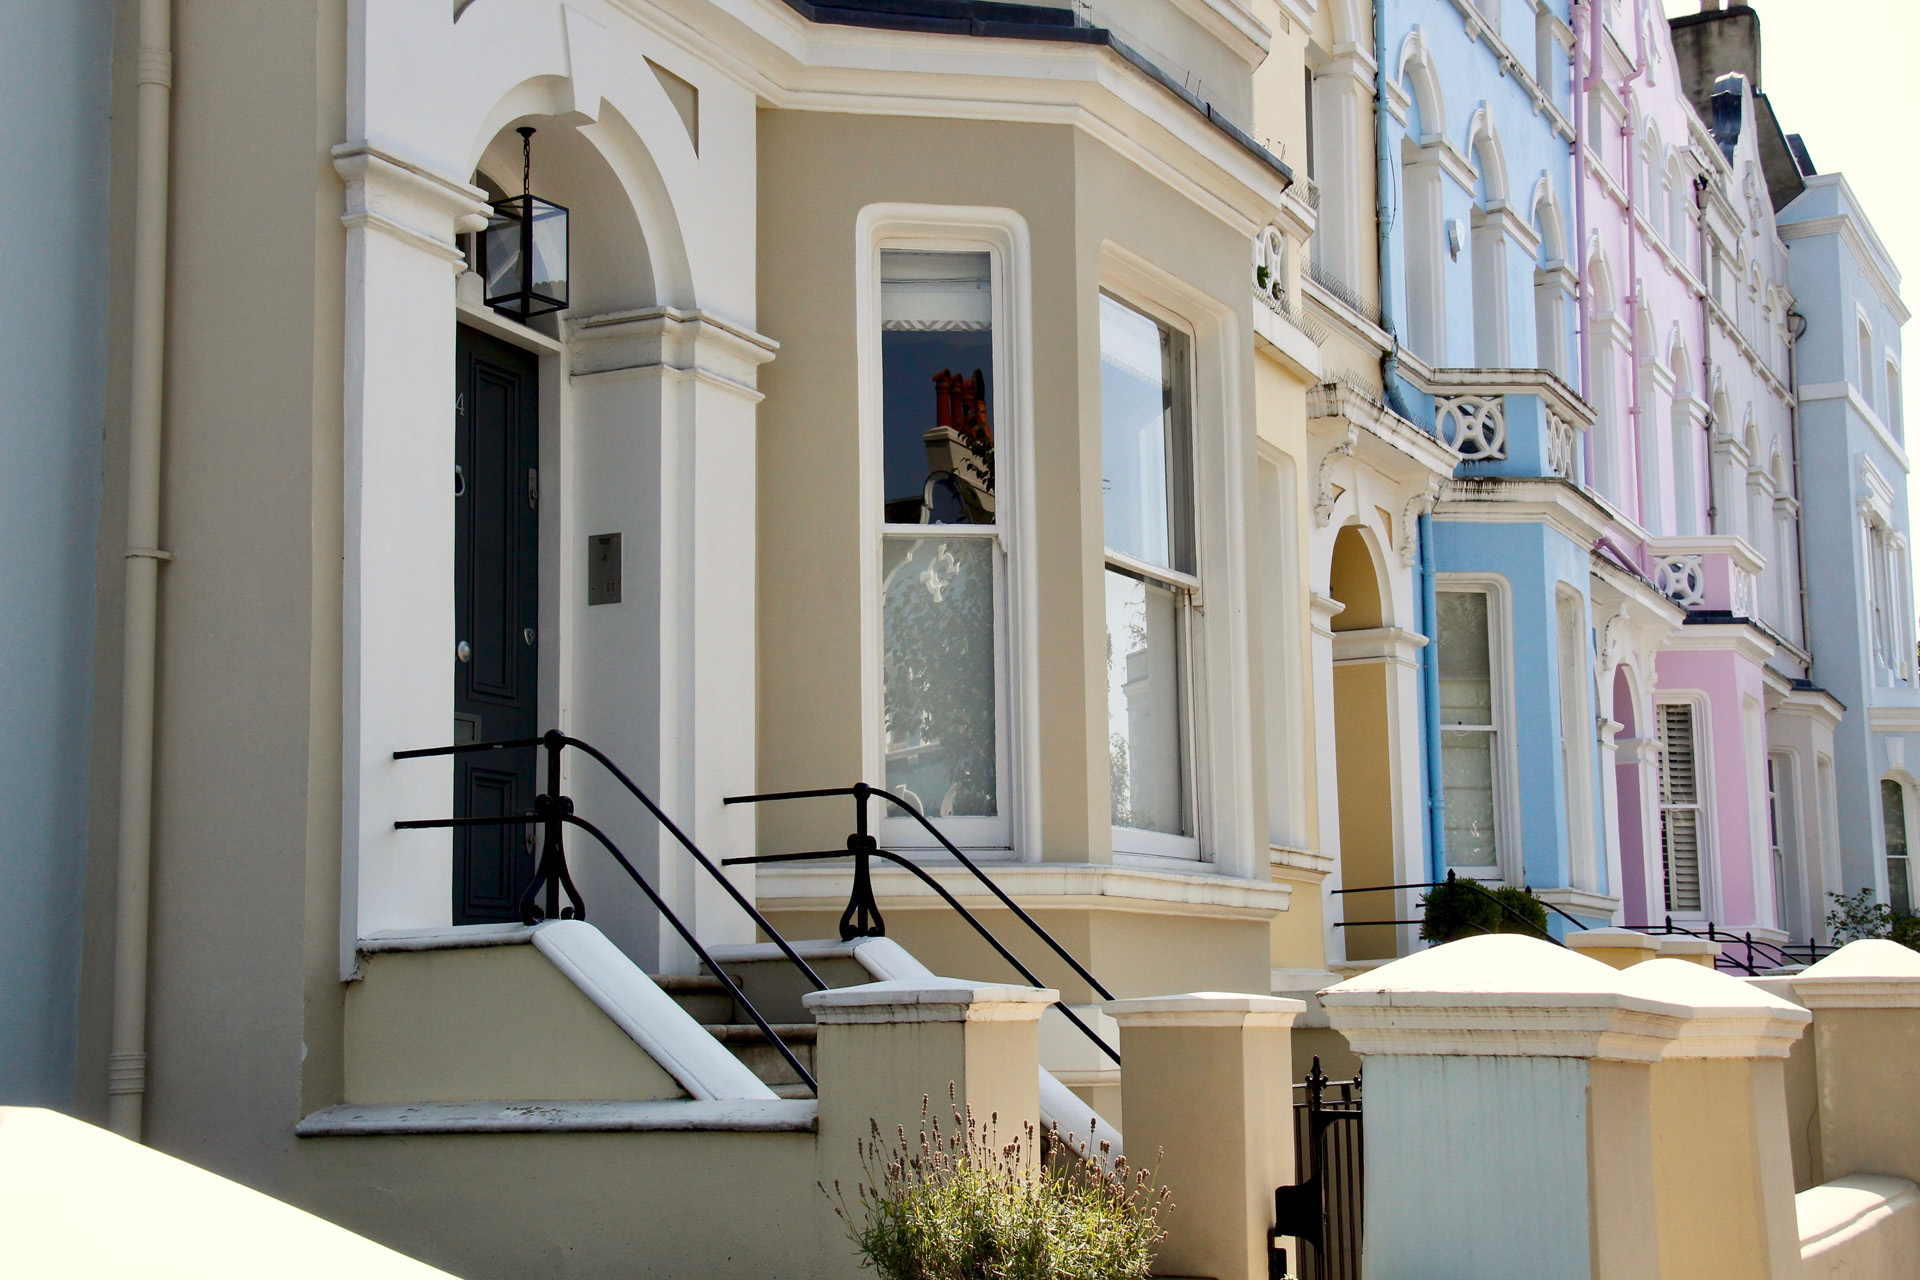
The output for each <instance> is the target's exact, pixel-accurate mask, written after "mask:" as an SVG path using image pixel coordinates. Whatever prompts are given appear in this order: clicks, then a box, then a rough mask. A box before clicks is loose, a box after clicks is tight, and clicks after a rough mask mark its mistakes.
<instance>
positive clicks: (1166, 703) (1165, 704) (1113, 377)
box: [1100, 294, 1199, 858]
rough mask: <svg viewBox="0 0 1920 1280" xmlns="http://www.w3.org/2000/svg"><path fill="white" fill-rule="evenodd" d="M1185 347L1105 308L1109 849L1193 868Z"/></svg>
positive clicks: (1118, 305)
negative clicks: (1188, 862) (1182, 860)
mask: <svg viewBox="0 0 1920 1280" xmlns="http://www.w3.org/2000/svg"><path fill="white" fill-rule="evenodd" d="M1189 365H1190V344H1189V341H1188V338H1187V336H1186V335H1185V334H1183V333H1181V332H1179V331H1178V330H1175V329H1173V328H1172V327H1170V326H1168V325H1166V324H1163V323H1161V322H1160V321H1158V320H1155V319H1153V318H1152V317H1150V316H1148V315H1146V314H1144V313H1143V312H1140V311H1138V310H1135V309H1134V308H1133V307H1130V306H1128V305H1126V304H1125V303H1123V302H1120V301H1119V300H1117V299H1115V298H1113V297H1110V296H1107V295H1105V294H1103V295H1101V298H1100V453H1101V477H1102V491H1103V495H1102V497H1103V504H1104V524H1105V540H1106V574H1105V580H1106V631H1107V734H1108V749H1109V754H1110V759H1111V764H1112V785H1113V791H1112V820H1113V847H1114V850H1115V851H1116V852H1120V853H1142V854H1159V855H1162V856H1172V857H1186V858H1197V857H1198V856H1199V841H1198V839H1197V838H1196V836H1197V831H1196V826H1195V822H1194V812H1193V809H1194V804H1193V794H1194V786H1193V767H1192V757H1193V736H1194V735H1193V729H1192V724H1191V716H1192V704H1193V700H1194V699H1193V687H1192V681H1191V676H1190V653H1191V651H1192V649H1193V644H1194V629H1195V624H1194V618H1193V613H1194V608H1193V606H1194V602H1195V596H1196V594H1197V592H1198V589H1199V580H1198V578H1197V577H1196V576H1195V573H1196V566H1195V554H1194V528H1193V477H1192V463H1191V458H1192V423H1191V408H1190V405H1191V400H1190V396H1191V391H1190V387H1189V378H1190V371H1189Z"/></svg>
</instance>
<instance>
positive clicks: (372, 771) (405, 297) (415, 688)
mask: <svg viewBox="0 0 1920 1280" xmlns="http://www.w3.org/2000/svg"><path fill="white" fill-rule="evenodd" d="M334 167H335V169H337V170H338V171H339V173H340V176H341V177H342V178H343V179H345V181H346V187H347V192H346V212H345V214H344V215H343V216H342V217H341V223H342V225H344V226H345V228H346V299H345V314H346V343H345V367H346V385H345V396H344V410H345V418H346V421H345V431H346V459H345V464H346V466H345V476H346V502H345V507H346V510H345V524H346V528H345V548H344V550H345V566H344V579H343V582H342V595H343V600H342V608H343V613H344V632H345V634H344V636H343V637H342V639H343V646H342V665H343V672H342V677H343V679H342V720H343V723H342V753H343V761H342V774H343V779H342V781H343V792H344V795H343V811H342V814H341V845H342V849H341V879H342V886H341V887H342V893H341V912H340V930H341V938H340V943H341V971H342V973H346V972H350V971H351V969H352V966H353V962H354V943H355V941H356V940H357V939H358V938H359V937H361V936H363V935H365V934H368V933H373V932H376V931H379V930H382V929H397V928H421V927H432V926H436V925H445V924H448V923H450V921H451V919H452V911H453V906H452V900H453V895H452V889H451V884H452V874H453V871H452V866H453V863H452V858H453V845H452V841H451V840H450V838H449V836H448V833H447V832H446V831H444V830H429V831H395V830H394V829H393V824H394V822H395V821H396V820H400V819H407V818H432V817H439V816H443V815H444V814H445V813H446V812H447V806H448V803H449V800H450V798H451V797H452V795H453V772H452V765H451V763H450V762H449V761H448V759H447V758H445V757H438V758H433V759H426V760H411V761H395V760H394V759H393V753H394V752H395V751H398V750H404V749H407V748H410V747H430V746H438V745H440V744H442V743H445V742H448V741H450V740H451V737H452V733H453V674H452V673H453V644H454V635H453V556H454V550H453V483H452V475H453V420H454V413H453V394H454V342H453V336H454V267H455V264H457V263H459V262H460V261H461V260H462V255H461V253H460V250H459V248H458V247H457V245H456V244H455V243H454V236H455V235H456V234H457V233H458V232H459V231H461V230H465V229H470V228H471V226H472V225H474V224H475V223H477V220H478V219H479V218H480V217H482V216H483V215H484V214H485V212H486V205H485V204H484V203H483V198H482V197H483V193H482V192H480V191H479V190H478V189H476V188H473V187H470V186H468V185H466V184H465V183H463V182H459V181H456V180H454V179H452V178H449V177H446V176H444V175H439V174H434V173H431V172H429V171H427V170H426V169H425V168H423V167H422V166H420V165H417V164H413V163H410V162H407V161H403V160H401V159H399V158H397V157H394V156H392V155H388V154H386V153H384V152H382V151H381V150H379V149H378V148H377V147H375V146H374V145H373V144H371V143H366V142H359V143H347V144H343V145H341V146H339V147H337V148H335V149H334Z"/></svg>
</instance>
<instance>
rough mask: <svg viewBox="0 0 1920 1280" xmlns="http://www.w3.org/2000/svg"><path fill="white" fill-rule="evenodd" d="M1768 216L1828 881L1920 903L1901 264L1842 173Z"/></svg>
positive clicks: (1917, 713)
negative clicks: (1788, 366) (1783, 299)
mask: <svg viewBox="0 0 1920 1280" xmlns="http://www.w3.org/2000/svg"><path fill="white" fill-rule="evenodd" d="M1799 158H1800V160H1801V164H1802V168H1803V170H1806V171H1807V176H1806V190H1805V191H1804V192H1803V193H1802V194H1801V195H1800V196H1799V197H1798V198H1797V199H1795V200H1794V201H1793V203H1792V204H1790V205H1788V206H1787V207H1786V208H1785V209H1784V210H1782V211H1781V212H1780V214H1779V225H1780V234H1781V236H1782V237H1783V238H1784V239H1785V240H1786V242H1787V244H1788V246H1789V250H1790V260H1791V264H1792V273H1793V277H1792V278H1793V292H1794V297H1795V309H1796V310H1797V311H1798V312H1799V313H1800V315H1802V316H1804V317H1805V325H1804V328H1803V330H1802V333H1801V336H1800V338H1799V340H1798V342H1797V343H1796V344H1795V356H1796V361H1797V366H1798V367H1797V373H1798V379H1797V381H1798V391H1799V405H1800V409H1799V412H1800V439H1801V441H1802V449H1803V451H1804V453H1803V458H1802V460H1801V471H1802V476H1801V484H1802V489H1803V494H1804V503H1805V515H1804V519H1805V529H1806V533H1805V538H1806V559H1807V572H1806V590H1807V617H1808V619H1809V622H1810V640H1811V647H1812V650H1813V655H1814V658H1813V676H1814V679H1815V680H1816V681H1817V682H1818V683H1820V684H1821V685H1823V686H1825V687H1826V688H1827V689H1829V690H1831V691H1832V692H1833V694H1834V696H1835V697H1837V698H1838V699H1839V700H1840V701H1841V702H1843V703H1845V704H1846V707H1847V714H1846V715H1845V716H1844V717H1843V719H1842V720H1841V722H1840V724H1839V726H1838V727H1837V728H1836V729H1835V730H1834V734H1833V744H1834V756H1833V759H1832V761H1831V762H1823V766H1824V768H1825V769H1826V770H1827V772H1828V774H1829V777H1828V778H1827V779H1826V792H1827V794H1826V796H1824V797H1823V799H1824V800H1825V801H1826V802H1827V803H1828V804H1830V805H1831V810H1830V814H1831V821H1832V822H1834V823H1835V825H1836V828H1837V832H1838V836H1839V840H1838V849H1839V863H1840V865H1839V866H1838V867H1833V868H1829V869H1828V874H1827V875H1826V876H1825V881H1826V884H1827V885H1828V886H1829V887H1830V888H1833V889H1837V890H1840V891H1843V892H1848V893H1852V892H1857V891H1858V890H1860V889H1863V888H1870V889H1872V890H1873V891H1874V896H1875V898H1876V899H1877V900H1878V901H1880V902H1887V903H1891V904H1892V905H1893V906H1894V907H1895V908H1896V909H1897V910H1903V911H1911V910H1913V909H1914V908H1915V907H1917V906H1920V886H1916V885H1915V884H1914V883H1913V880H1912V879H1911V877H1910V876H1909V875H1908V872H1907V867H1908V861H1907V859H1908V851H1909V850H1910V849H1912V848H1913V847H1914V846H1915V844H1916V840H1917V839H1920V837H1917V835H1916V828H1915V825H1914V824H1915V823H1916V822H1917V821H1920V794H1917V793H1916V791H1915V785H1916V783H1915V779H1916V778H1917V777H1920V683H1917V682H1916V676H1915V671H1914V662H1915V650H1914V601H1913V593H1912V566H1911V551H1910V548H1909V539H1910V533H1909V530H1908V516H1907V466H1908V463H1907V449H1906V424H1905V422H1904V421H1903V413H1902V407H1901V395H1902V390H1903V387H1904V379H1903V377H1902V373H1901V356H1900V327H1901V325H1903V324H1904V323H1906V320H1907V308H1906V306H1905V304H1904V303H1902V302H1901V300H1900V272H1899V269H1898V268H1897V267H1896V266H1895V265H1894V263H1893V260H1892V259H1891V258H1890V257H1888V255H1887V251H1886V247H1885V246H1884V245H1882V244H1881V243H1880V238H1879V237H1878V236H1877V235H1875V234H1874V230H1873V225H1872V223H1871V222H1869V221H1868V219H1867V216H1866V213H1865V212H1864V211H1863V210H1862V209H1861V207H1860V204H1859V202H1858V201H1857V200H1856V199H1855V197H1854V194H1853V191H1852V189H1851V188H1850V187H1849V186H1848V185H1847V181H1846V179H1845V178H1844V177H1842V176H1841V175H1839V174H1818V175H1815V174H1813V173H1812V172H1811V169H1812V166H1811V165H1810V164H1809V163H1807V162H1806V152H1805V149H1804V148H1801V149H1799Z"/></svg>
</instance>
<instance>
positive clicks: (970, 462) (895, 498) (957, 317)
mask: <svg viewBox="0 0 1920 1280" xmlns="http://www.w3.org/2000/svg"><path fill="white" fill-rule="evenodd" d="M880 380H881V423H882V427H881V433H882V435H883V437H884V439H885V442H886V445H885V453H884V464H883V465H884V470H885V475H884V480H883V483H884V485H885V488H886V519H887V520H889V521H891V522H894V523H897V524H992V523H993V519H994V497H993V461H994V458H993V422H992V412H991V410H992V407H993V286H992V276H991V268H990V260H989V258H988V255H987V254H984V253H922V252H918V251H915V250H905V249H889V250H886V251H884V252H882V253H881V255H880Z"/></svg>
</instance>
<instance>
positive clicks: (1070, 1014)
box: [721, 782, 1120, 1066]
mask: <svg viewBox="0 0 1920 1280" xmlns="http://www.w3.org/2000/svg"><path fill="white" fill-rule="evenodd" d="M833 796H852V797H853V801H854V832H853V834H852V835H850V836H848V837H847V847H846V848H845V849H828V850H821V851H818V852H811V853H769V854H761V855H759V856H757V857H743V858H726V859H723V860H722V863H721V865H723V866H729V867H731V866H735V865H739V864H742V863H759V862H803V861H813V860H817V859H821V858H849V857H850V858H852V859H853V860H854V867H853V892H852V893H851V895H850V896H849V897H848V900H847V907H846V910H845V911H843V912H841V914H840V937H841V939H842V940H843V941H849V942H850V941H852V940H853V939H854V938H858V937H874V938H879V937H885V936H886V931H887V928H886V921H885V920H884V919H883V918H882V917H881V915H880V904H879V903H878V902H876V901H875V900H874V896H873V881H872V878H871V873H870V871H869V868H868V865H867V860H868V859H869V858H885V859H886V860H887V861H889V862H892V863H895V864H896V865H898V866H901V867H905V868H906V869H907V870H908V871H910V872H912V873H913V874H914V875H915V876H918V877H919V878H920V880H921V881H922V882H923V883H925V884H926V885H927V887H928V888H930V889H932V890H933V891H934V892H935V893H936V894H938V895H940V897H941V899H942V900H944V901H945V902H946V904H947V905H948V906H950V907H952V908H953V909H954V910H955V911H957V912H958V913H959V914H960V917H961V918H962V919H963V920H965V921H966V922H967V923H968V924H970V925H972V926H973V928H974V931H975V932H977V933H978V934H979V935H980V936H981V937H982V938H985V939H986V941H987V944H988V945H989V946H991V947H992V948H993V949H994V951H995V952H997V953H998V954H999V956H1000V958H1001V959H1003V960H1005V961H1006V962H1007V963H1008V964H1009V965H1011V966H1013V968H1014V970H1015V971H1016V972H1017V973H1019V974H1020V976H1021V977H1023V978H1025V979H1026V980H1027V981H1028V982H1029V983H1031V984H1032V985H1034V986H1036V987H1044V986H1046V983H1044V982H1042V981H1041V980H1040V979H1039V977H1037V976H1036V975H1035V974H1034V972H1033V970H1031V969H1029V968H1028V967H1027V966H1026V965H1024V964H1022V963H1021V962H1020V960H1019V958H1018V957H1017V956H1015V955H1014V954H1013V952H1011V951H1009V950H1007V948H1006V946H1005V945H1003V944H1002V943H1001V941H1000V940H999V939H998V938H996V937H995V936H994V935H993V931H992V930H990V929H988V928H987V926H986V925H984V924H982V923H981V922H980V920H979V919H978V918H977V917H975V916H974V914H973V913H972V912H971V911H969V910H967V909H966V907H964V906H962V905H961V903H960V900H959V899H958V898H956V897H954V896H953V894H952V893H950V892H948V890H947V888H946V886H944V885H942V884H940V883H939V881H937V880H935V879H934V878H933V877H932V876H931V875H929V874H928V873H927V871H926V869H925V868H923V867H922V866H920V865H919V864H918V863H916V862H914V861H912V860H911V859H909V858H904V857H902V856H900V855H899V854H897V853H894V852H892V851H891V850H888V849H882V848H880V847H879V842H878V841H877V840H875V839H874V837H873V836H872V835H871V834H869V833H868V830H867V802H868V801H869V800H871V799H873V798H874V797H876V796H877V797H879V798H881V799H883V800H887V801H890V802H891V803H893V804H894V805H896V806H897V807H899V808H901V809H903V810H905V811H906V813H907V814H908V816H910V817H912V818H913V819H914V820H915V821H916V822H918V823H919V824H920V825H921V826H922V827H924V828H925V829H926V831H927V833H928V834H929V835H931V836H932V837H933V838H934V839H935V840H938V841H939V842H940V844H941V846H942V847H943V848H944V849H946V851H947V852H948V853H950V854H952V855H953V857H954V859H955V861H957V862H959V863H960V865H961V866H963V867H965V868H966V869H967V870H968V871H970V872H972V873H973V877H974V879H976V880H978V881H979V882H980V883H981V884H983V885H985V886H986V888H987V890H988V892H990V893H992V894H993V896H994V897H995V898H997V899H999V900H1000V903H1001V904H1002V905H1003V906H1005V907H1006V908H1007V909H1008V910H1009V911H1011V912H1013V914H1014V915H1015V916H1016V917H1018V918H1019V920H1020V922H1021V923H1022V924H1024V925H1026V926H1027V928H1028V929H1029V930H1030V931H1031V932H1032V933H1033V935H1034V936H1035V937H1037V938H1039V939H1040V941H1042V942H1044V943H1046V945H1047V946H1048V948H1049V949H1051V950H1052V951H1053V953H1054V954H1055V955H1056V956H1058V957H1060V959H1061V960H1063V961H1065V962H1066V964H1067V966H1068V967H1069V968H1071V969H1072V970H1073V971H1074V973H1076V974H1078V975H1079V977H1080V979H1081V980H1082V981H1083V982H1085V983H1086V984H1087V985H1088V986H1089V987H1091V988H1092V989H1093V990H1094V991H1095V992H1096V993H1097V994H1098V995H1099V996H1100V997H1101V998H1102V999H1104V1000H1111V999H1113V998H1114V997H1113V993H1112V992H1111V991H1109V990H1107V988H1106V986H1105V985H1104V984H1102V983H1101V982H1100V980H1099V979H1098V978H1095V977H1094V976H1093V975H1092V974H1091V973H1089V972H1088V971H1087V969H1086V966H1084V965H1082V964H1081V963H1080V962H1079V961H1078V960H1076V959H1074V958H1073V954H1072V953H1071V952H1069V951H1068V950H1067V949H1066V948H1065V947H1063V946H1061V945H1060V943H1059V942H1058V941H1056V940H1055V938H1054V936H1053V935H1052V934H1050V933H1048V932H1047V931H1046V929H1044V928H1042V927H1041V925H1040V922H1039V921H1037V920H1035V919H1034V918H1033V917H1032V916H1030V915H1028V914H1027V913H1026V911H1025V910H1023V909H1022V908H1021V906H1020V904H1019V903H1017V902H1015V901H1014V900H1013V899H1012V898H1011V897H1009V896H1008V895H1007V892H1006V891H1005V890H1004V889H1002V888H1001V887H1000V886H999V885H997V884H995V883H994V882H993V880H992V879H991V878H990V877H989V876H988V875H987V874H986V872H984V871H982V870H981V869H980V867H979V866H978V864H976V863H975V862H974V861H973V859H971V858H969V857H968V856H967V855H966V854H964V853H962V852H961V851H960V850H959V848H958V847H957V846H955V844H954V843H953V841H951V840H949V839H947V837H946V836H945V834H943V833H942V832H941V831H940V829H939V828H938V827H936V826H934V824H933V823H932V822H930V821H928V819H927V816H926V815H925V814H923V813H921V812H920V810H919V808H918V807H917V806H915V805H913V804H911V803H909V802H908V801H906V800H903V799H901V798H900V797H899V796H896V795H894V794H893V793H892V792H890V791H885V790H882V789H881V788H879V787H875V786H872V785H870V784H868V783H865V782H856V783H854V784H853V785H852V786H848V787H816V788H813V789H810V790H806V791H770V792H764V793H761V794H758V795H749V796H727V797H725V798H724V800H723V801H722V803H725V804H760V803H764V802H767V801H773V800H818V799H823V798H828V797H833ZM1054 1007H1055V1008H1057V1009H1059V1010H1060V1012H1061V1013H1062V1014H1064V1015H1065V1016H1066V1019H1067V1021H1069V1022H1071V1023H1072V1024H1073V1025H1074V1026H1075V1027H1076V1028H1078V1029H1079V1031H1080V1033H1081V1034H1082V1035H1084V1036H1086V1037H1087V1039H1089V1040H1091V1041H1093V1043H1094V1044H1095V1045H1096V1046H1098V1048H1099V1049H1100V1051H1101V1052H1102V1053H1103V1054H1105V1055H1106V1056H1107V1057H1108V1058H1110V1059H1112V1060H1113V1063H1114V1065H1116V1066H1118V1065H1119V1063H1120V1054H1119V1052H1118V1051H1117V1050H1115V1049H1114V1048H1113V1046H1111V1045H1109V1044H1108V1043H1107V1042H1106V1041H1105V1040H1104V1039H1102V1038H1101V1036H1100V1035H1099V1034H1098V1033H1096V1032H1095V1031H1094V1030H1093V1028H1091V1027H1089V1026H1088V1025H1087V1024H1086V1023H1085V1022H1083V1021H1081V1019H1080V1016H1079V1015H1078V1014H1076V1013H1075V1012H1074V1011H1073V1009H1072V1008H1071V1007H1069V1006H1068V1004H1067V1002H1066V1001H1064V1000H1056V1001H1054Z"/></svg>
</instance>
